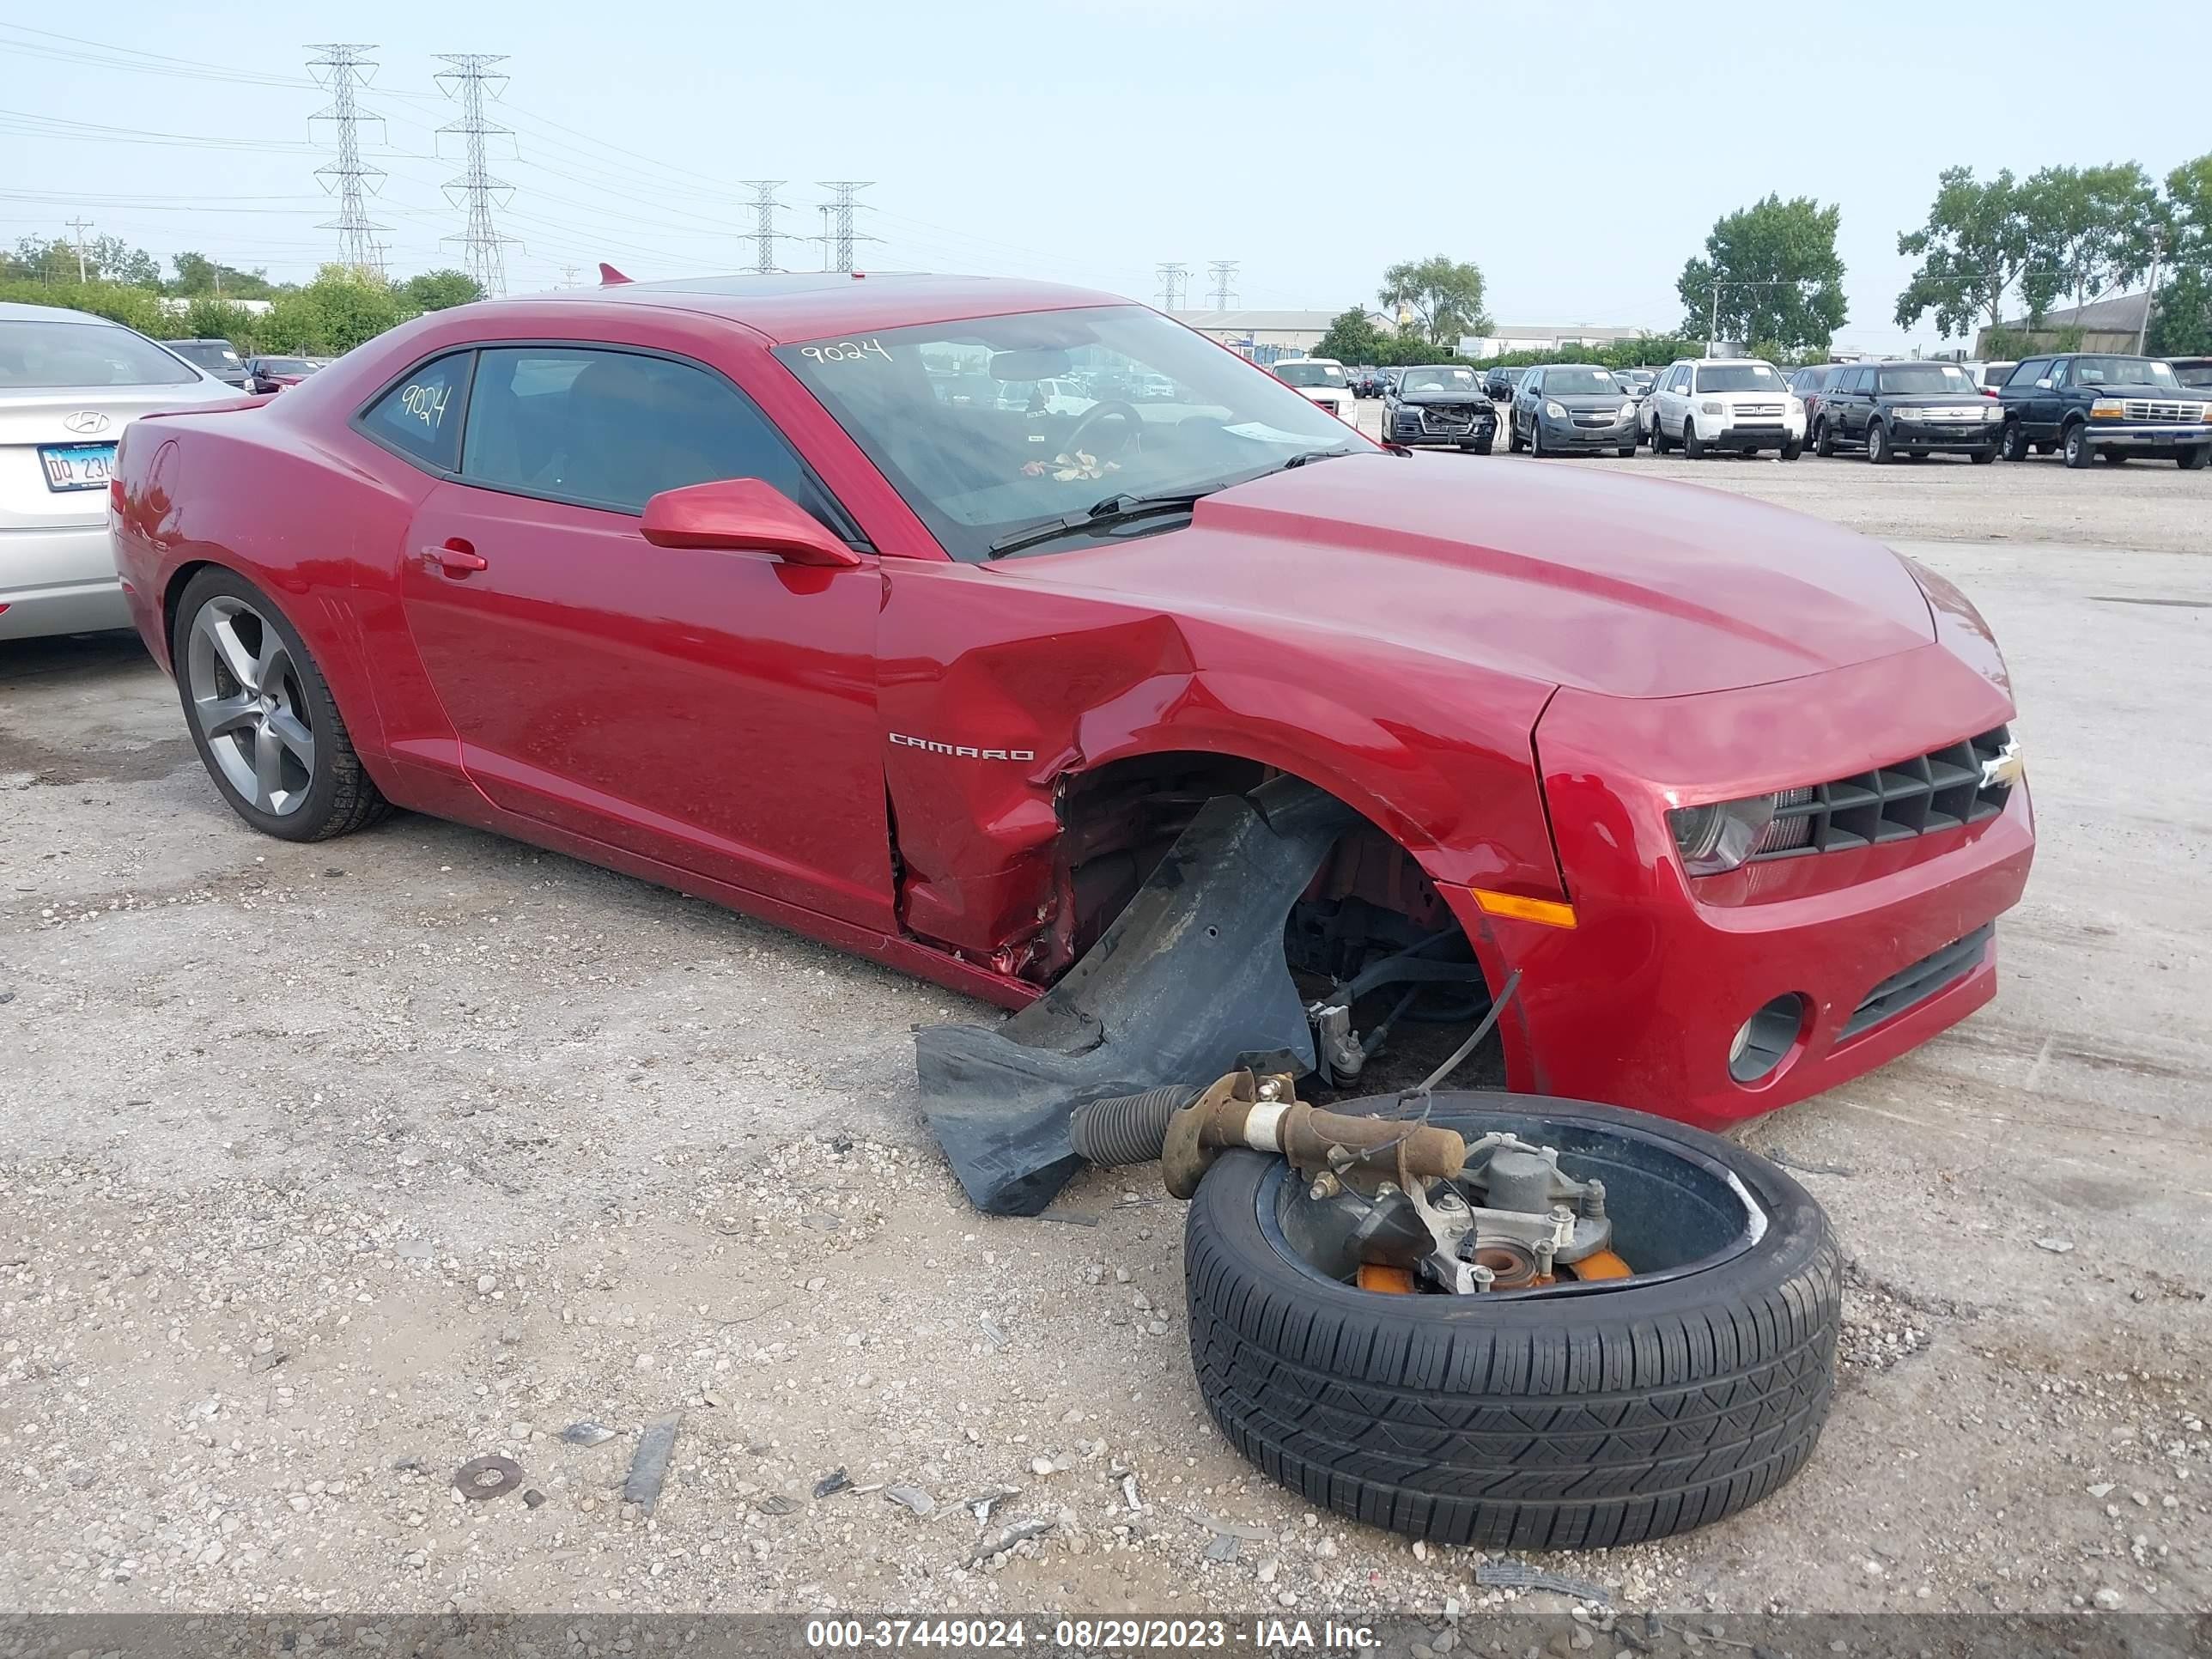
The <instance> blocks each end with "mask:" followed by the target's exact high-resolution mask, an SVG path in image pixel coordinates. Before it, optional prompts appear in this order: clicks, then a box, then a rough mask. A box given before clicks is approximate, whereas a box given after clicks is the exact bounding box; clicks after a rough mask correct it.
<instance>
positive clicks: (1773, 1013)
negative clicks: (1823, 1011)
mask: <svg viewBox="0 0 2212 1659" xmlns="http://www.w3.org/2000/svg"><path fill="white" fill-rule="evenodd" d="M1805 1006H1806V1005H1805V999H1804V998H1803V997H1802V996H1801V995H1799V994H1797V993H1796V992H1795V991H1791V992H1789V993H1787V994H1784V995H1782V996H1778V997H1777V998H1775V999H1774V1000H1773V1001H1771V1002H1770V1003H1768V1004H1767V1005H1766V1006H1765V1007H1763V1008H1761V1009H1760V1010H1759V1012H1757V1013H1755V1014H1753V1016H1752V1017H1751V1018H1749V1019H1747V1020H1746V1021H1744V1023H1743V1024H1741V1025H1740V1026H1738V1027H1737V1028H1736V1033H1735V1037H1734V1038H1733V1039H1732V1040H1731V1041H1730V1042H1729V1076H1730V1077H1732V1078H1734V1079H1735V1080H1736V1081H1737V1082H1738V1083H1745V1084H1750V1083H1764V1082H1765V1081H1766V1079H1769V1078H1771V1077H1772V1076H1773V1075H1774V1074H1775V1073H1776V1072H1778V1071H1779V1070H1780V1069H1781V1067H1782V1062H1783V1061H1784V1060H1787V1059H1789V1058H1790V1053H1791V1051H1792V1050H1794V1049H1795V1048H1796V1046H1797V1035H1798V1033H1799V1031H1800V1030H1802V1029H1803V1027H1804V1024H1805Z"/></svg>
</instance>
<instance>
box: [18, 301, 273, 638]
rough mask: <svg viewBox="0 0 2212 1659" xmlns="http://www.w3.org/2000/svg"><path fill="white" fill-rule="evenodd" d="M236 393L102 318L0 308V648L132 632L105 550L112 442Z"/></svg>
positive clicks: (43, 309)
mask: <svg viewBox="0 0 2212 1659" xmlns="http://www.w3.org/2000/svg"><path fill="white" fill-rule="evenodd" d="M238 395H239V393H238V389H237V388H236V387H234V386H225V385H224V384H223V383H222V381H221V380H217V379H216V378H215V376H213V375H212V374H206V373H204V371H202V370H200V369H198V368H194V367H193V366H192V365H191V364H190V363H188V362H185V361H184V360H183V359H182V358H180V357H179V356H176V355H175V354H174V353H173V352H169V351H165V350H163V349H161V347H160V346H158V345H155V343H153V342H152V341H151V340H149V339H148V338H146V337H145V336H144V335H143V334H137V333H134V332H133V331H131V330H130V329H127V328H125V327H124V326H123V325H121V324H119V323H111V322H109V321H108V320H107V319H106V318H104V317H94V316H92V315H91V314H89V313H86V312H82V311H64V310H63V309H62V308H61V307H58V306H27V305H11V304H4V303H0V640H27V639H33V638H36V637H37V636H39V635H42V634H75V633H79V632H82V631H86V630H88V629H99V628H127V627H129V626H130V625H131V617H130V615H129V613H128V612H127V611H125V608H124V604H123V590H122V588H121V586H119V585H118V582H117V580H116V578H115V562H114V560H113V558H112V556H110V554H109V552H108V550H107V470H108V468H109V466H110V465H112V463H113V462H114V459H115V441H116V439H117V437H118V435H120V434H121V433H122V430H123V428H124V427H125V425H127V424H128V423H129V422H131V421H132V420H133V419H135V418H136V417H137V416H141V415H145V414H149V413H151V412H152V411H154V410H159V409H181V408H185V407H187V406H189V405H191V404H207V403H216V402H219V401H220V400H222V399H223V398H235V397H237V396H238Z"/></svg>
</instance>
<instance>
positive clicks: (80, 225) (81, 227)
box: [69, 219, 92, 283]
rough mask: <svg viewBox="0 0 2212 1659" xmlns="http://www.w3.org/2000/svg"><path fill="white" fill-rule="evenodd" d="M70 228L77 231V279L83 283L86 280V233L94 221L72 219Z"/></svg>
mask: <svg viewBox="0 0 2212 1659" xmlns="http://www.w3.org/2000/svg"><path fill="white" fill-rule="evenodd" d="M69 228H70V229H71V230H73V231H75V232H76V279H77V281H78V282H79V283H82V282H83V281H84V234H85V232H87V231H88V230H90V229H91V228H92V221H91V220H89V219H72V220H70V222H69Z"/></svg>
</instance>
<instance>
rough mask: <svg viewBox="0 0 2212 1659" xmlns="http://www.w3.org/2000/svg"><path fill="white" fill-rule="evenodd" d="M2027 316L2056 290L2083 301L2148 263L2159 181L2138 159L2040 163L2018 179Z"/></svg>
mask: <svg viewBox="0 0 2212 1659" xmlns="http://www.w3.org/2000/svg"><path fill="white" fill-rule="evenodd" d="M2021 205H2022V213H2023V217H2024V219H2025V222H2026V224H2027V247H2028V258H2029V270H2028V272H2027V276H2026V277H2025V279H2024V281H2023V288H2024V289H2025V290H2026V293H2027V298H2028V310H2029V313H2030V314H2031V315H2033V316H2036V317H2040V316H2041V315H2042V314H2043V313H2044V312H2045V310H2046V309H2048V308H2049V306H2050V303H2051V301H2052V300H2053V299H2056V298H2057V297H2058V296H2059V295H2071V296H2072V298H2073V301H2074V303H2075V306H2076V307H2080V306H2085V305H2087V304H2088V303H2089V301H2092V300H2093V299H2095V298H2096V297H2097V296H2098V295H2100V294H2102V293H2104V292H2106V290H2107V289H2124V288H2126V287H2127V286H2128V285H2129V284H2130V283H2134V282H2136V281H2137V280H2139V279H2140V278H2141V277H2142V274H2143V272H2144V271H2145V270H2147V269H2148V266H2149V264H2150V253H2151V244H2152V235H2153V232H2154V229H2155V228H2156V227H2157V225H2158V222H2159V217H2160V204H2159V199H2158V188H2157V186H2156V185H2153V184H2152V183H2151V181H2150V175H2149V174H2148V173H2145V172H2144V171H2143V170H2142V166H2141V164H2139V163H2137V162H2135V161H2114V162H2111V163H2109V164H2107V165H2106V166H2104V167H2045V168H2044V169H2043V170H2042V171H2041V172H2040V173H2036V174H2035V175H2034V176H2033V178H2031V179H2028V181H2027V184H2026V185H2022V186H2021Z"/></svg>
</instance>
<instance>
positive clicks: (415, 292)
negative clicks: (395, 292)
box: [399, 270, 484, 311]
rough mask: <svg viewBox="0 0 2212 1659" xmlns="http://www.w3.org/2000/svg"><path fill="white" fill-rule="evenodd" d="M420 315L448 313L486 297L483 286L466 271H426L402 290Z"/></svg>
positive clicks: (411, 277) (409, 279) (408, 301)
mask: <svg viewBox="0 0 2212 1659" xmlns="http://www.w3.org/2000/svg"><path fill="white" fill-rule="evenodd" d="M399 291H400V293H402V294H403V295H405V296H406V299H407V303H408V304H410V305H411V306H413V307H415V308H416V310H417V311H444V310H447V308H449V307H453V306H464V305H466V304H467V303H468V302H469V301H471V300H481V299H483V296H484V291H483V284H482V283H479V282H477V279H476V278H475V277H473V276H470V275H469V274H468V273H467V272H466V271H465V270H426V271H424V272H423V273H422V275H421V276H410V277H409V278H408V279H407V281H406V282H405V283H403V284H402V285H401V287H400V290H399Z"/></svg>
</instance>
